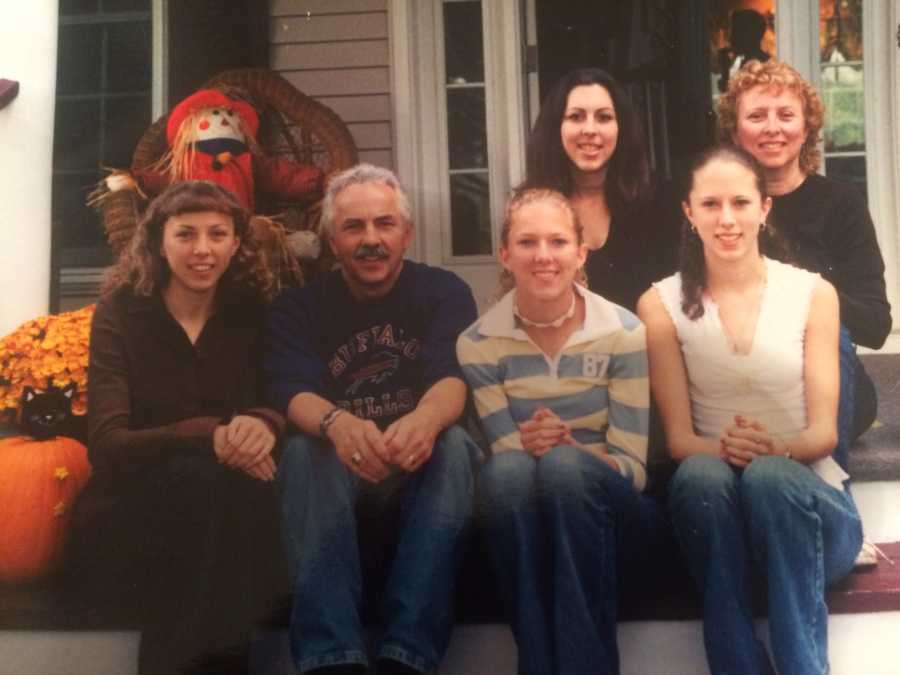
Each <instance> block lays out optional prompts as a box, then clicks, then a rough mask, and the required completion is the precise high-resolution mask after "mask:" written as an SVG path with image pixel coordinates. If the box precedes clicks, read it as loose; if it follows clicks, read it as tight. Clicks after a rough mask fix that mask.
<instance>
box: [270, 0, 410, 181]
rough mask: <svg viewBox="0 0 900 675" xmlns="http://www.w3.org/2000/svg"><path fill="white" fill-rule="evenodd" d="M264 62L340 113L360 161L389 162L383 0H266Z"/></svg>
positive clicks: (387, 63) (387, 49) (388, 88)
mask: <svg viewBox="0 0 900 675" xmlns="http://www.w3.org/2000/svg"><path fill="white" fill-rule="evenodd" d="M269 65H270V67H271V68H272V69H273V70H275V71H277V72H279V73H281V75H282V76H283V77H285V78H286V79H287V80H288V81H289V82H290V83H291V84H293V85H294V86H295V87H297V89H299V90H300V91H302V92H303V93H304V94H306V95H307V96H311V97H313V98H314V99H316V100H318V101H320V102H321V103H323V104H325V105H327V106H328V107H329V108H331V109H332V110H334V111H335V112H336V113H337V114H338V115H339V116H340V117H341V119H342V120H344V123H345V124H346V125H347V127H348V128H349V129H350V133H351V134H352V135H353V139H354V141H355V142H356V145H357V147H358V148H359V156H360V160H362V161H366V162H372V163H373V164H378V165H380V166H387V167H390V168H393V166H394V159H393V143H392V135H391V98H390V97H391V76H390V45H389V42H388V15H387V0H270V3H269Z"/></svg>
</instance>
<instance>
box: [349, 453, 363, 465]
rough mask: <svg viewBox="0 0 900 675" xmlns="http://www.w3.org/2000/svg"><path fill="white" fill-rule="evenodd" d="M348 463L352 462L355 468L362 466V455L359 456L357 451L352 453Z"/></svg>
mask: <svg viewBox="0 0 900 675" xmlns="http://www.w3.org/2000/svg"><path fill="white" fill-rule="evenodd" d="M350 461H351V462H353V463H354V464H355V465H356V466H359V465H360V464H362V455H361V454H359V451H357V452H354V453H353V454H352V455H350Z"/></svg>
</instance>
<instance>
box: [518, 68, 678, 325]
mask: <svg viewBox="0 0 900 675" xmlns="http://www.w3.org/2000/svg"><path fill="white" fill-rule="evenodd" d="M525 186H526V187H549V188H553V189H555V190H558V191H560V192H562V193H563V194H564V195H566V196H567V197H568V198H569V201H570V202H571V204H572V206H573V208H574V209H575V213H576V214H577V216H578V219H579V220H580V221H581V224H582V225H583V227H584V240H585V243H586V244H587V246H588V250H589V254H588V259H587V263H586V264H585V270H586V272H587V278H588V285H589V287H590V289H591V290H592V291H594V292H595V293H599V294H600V295H602V296H604V297H605V298H607V299H609V300H612V301H613V302H615V303H616V304H619V305H622V306H623V307H626V308H627V309H629V310H631V311H634V310H635V305H636V304H637V299H638V297H639V296H640V295H641V293H643V292H644V291H645V290H646V289H647V288H649V287H650V283H651V282H653V281H656V280H657V279H661V278H663V277H664V276H667V275H668V274H671V273H672V272H673V271H674V270H675V264H676V260H675V256H676V251H677V249H678V246H677V241H678V239H677V238H678V232H677V228H666V227H664V226H663V224H662V223H663V220H662V219H661V218H660V217H659V215H658V214H659V211H658V209H657V208H656V204H655V200H654V199H653V196H652V195H653V190H652V185H651V177H650V165H649V162H648V160H647V148H646V143H645V140H644V134H643V131H642V129H641V125H640V120H639V119H638V116H637V114H636V113H635V111H634V108H632V106H631V102H630V101H629V99H628V97H627V96H626V95H625V93H624V92H623V91H622V89H621V87H620V86H619V85H618V83H617V82H616V81H615V80H614V79H613V78H612V77H611V76H610V75H609V74H608V73H606V72H605V71H603V70H600V69H599V68H582V69H578V70H573V71H571V72H569V73H568V74H566V75H565V76H563V77H562V79H560V80H559V81H558V82H557V83H556V84H555V85H554V86H553V88H552V89H551V90H550V93H549V94H548V95H547V97H546V98H545V99H544V102H543V105H542V106H541V111H540V114H539V115H538V119H537V121H536V122H535V125H534V129H533V130H532V133H531V138H530V139H529V142H528V157H527V177H526V180H525ZM669 230H671V232H670V231H669Z"/></svg>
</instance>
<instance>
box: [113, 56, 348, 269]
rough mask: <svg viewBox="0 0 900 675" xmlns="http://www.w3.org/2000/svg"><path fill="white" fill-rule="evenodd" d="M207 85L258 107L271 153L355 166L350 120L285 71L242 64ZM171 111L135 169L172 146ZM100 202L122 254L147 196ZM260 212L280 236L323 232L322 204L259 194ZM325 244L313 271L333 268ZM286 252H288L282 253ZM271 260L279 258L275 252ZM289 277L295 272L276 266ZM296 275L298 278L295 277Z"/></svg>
mask: <svg viewBox="0 0 900 675" xmlns="http://www.w3.org/2000/svg"><path fill="white" fill-rule="evenodd" d="M202 88H203V89H219V90H222V91H224V92H226V93H227V94H229V95H230V96H233V97H235V98H243V99H245V100H247V101H248V102H250V103H251V104H252V105H253V106H254V107H255V108H256V109H257V111H258V112H259V116H260V128H259V132H258V134H257V142H258V143H259V145H260V147H261V148H262V149H263V151H264V152H265V153H266V154H267V155H269V156H275V155H282V156H285V157H287V158H289V159H292V160H293V161H295V162H298V163H302V164H315V165H316V166H318V167H319V168H320V169H322V171H323V172H324V173H325V174H326V175H327V174H329V173H333V172H335V171H340V170H341V169H346V168H347V167H350V166H353V165H354V164H356V163H357V161H358V154H357V150H356V145H355V143H354V142H353V137H352V136H351V135H350V132H349V130H348V129H347V127H346V125H345V124H344V123H343V121H341V118H340V117H338V116H337V114H336V113H335V112H334V111H333V110H331V109H330V108H328V107H327V106H325V105H323V104H321V103H319V102H318V101H315V100H313V99H311V98H310V97H308V96H306V95H305V94H303V93H301V92H300V91H298V90H297V89H296V88H295V87H294V86H293V85H291V84H290V83H289V82H288V81H287V80H285V79H284V78H283V77H282V76H281V75H279V74H277V73H274V72H272V71H270V70H266V69H256V68H248V69H240V70H229V71H225V72H223V73H220V74H218V75H216V76H215V77H213V78H212V79H210V80H209V81H207V82H206V83H205V84H204V85H203V86H202ZM167 121H168V115H164V116H163V117H161V118H159V119H158V120H156V121H155V122H154V123H153V124H152V125H151V126H150V127H148V128H147V131H145V132H144V135H143V136H142V137H141V139H140V140H139V141H138V144H137V146H136V148H135V150H134V155H133V156H132V162H131V171H132V173H135V172H137V171H139V170H141V169H145V168H147V167H149V166H150V165H152V164H153V163H155V162H156V161H158V160H159V158H160V157H162V155H163V154H164V153H165V151H166V149H167V141H166V123H167ZM98 202H99V203H100V204H101V210H102V215H103V224H104V228H105V230H106V234H107V240H108V241H109V245H110V246H111V247H112V249H113V251H114V252H115V253H116V255H118V254H119V253H120V252H121V250H122V249H123V248H124V247H125V246H126V245H127V243H128V241H129V240H130V238H131V235H132V233H133V232H134V229H135V226H136V224H137V219H138V217H139V215H140V212H141V211H142V210H143V207H144V206H145V200H144V199H143V198H142V197H141V196H140V195H138V194H136V193H135V191H133V190H120V191H118V192H111V193H108V194H106V195H104V197H103V199H101V200H98ZM256 209H257V213H258V214H260V215H266V216H269V217H273V218H274V219H275V221H277V222H278V223H279V224H280V226H281V227H282V228H283V230H284V231H283V232H282V233H281V234H280V235H278V236H276V237H275V238H276V239H278V238H279V237H280V240H281V241H282V242H283V237H284V232H287V233H290V232H293V231H297V230H304V229H312V230H315V231H318V213H319V203H318V202H316V203H314V204H311V205H310V204H307V205H296V204H289V203H279V202H276V201H273V200H271V199H267V198H266V195H260V196H259V199H258V201H257V207H256ZM323 248H324V253H323V258H324V259H320V260H319V261H318V262H317V263H315V265H313V268H314V269H310V270H308V271H307V272H306V276H310V275H311V274H314V273H315V272H317V271H320V270H322V269H327V268H330V267H331V260H329V259H328V256H329V255H330V253H329V252H328V250H327V247H323ZM282 257H283V256H282ZM270 258H271V259H272V260H276V259H278V258H279V255H276V254H275V252H272V255H271V256H270ZM273 271H274V272H275V273H276V275H279V274H280V275H281V276H282V277H284V281H285V282H290V281H291V280H292V278H293V277H294V276H295V271H293V272H292V271H290V270H284V271H283V273H282V272H281V271H280V270H273ZM294 280H295V279H294Z"/></svg>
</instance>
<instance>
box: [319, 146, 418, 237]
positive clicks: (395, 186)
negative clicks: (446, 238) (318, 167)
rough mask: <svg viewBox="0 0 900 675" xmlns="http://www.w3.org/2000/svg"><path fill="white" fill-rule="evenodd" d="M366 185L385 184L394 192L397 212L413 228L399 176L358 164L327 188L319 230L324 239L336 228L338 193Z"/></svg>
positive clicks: (332, 181) (336, 178) (329, 183)
mask: <svg viewBox="0 0 900 675" xmlns="http://www.w3.org/2000/svg"><path fill="white" fill-rule="evenodd" d="M366 183H383V184H384V185H387V186H388V187H389V188H391V189H392V190H393V191H394V194H395V195H396V197H397V211H399V212H400V215H401V216H402V217H403V219H404V220H405V221H406V224H407V225H409V226H410V227H411V226H412V214H411V213H410V208H409V198H408V197H407V196H406V192H404V190H403V186H402V185H400V181H399V180H397V176H396V175H395V174H394V172H393V171H391V170H390V169H385V168H384V167H381V166H375V165H374V164H366V163H363V164H357V165H356V166H351V167H350V168H349V169H346V170H344V171H341V173H339V174H337V175H336V176H334V177H333V178H332V179H331V180H330V181H328V185H327V186H326V187H325V197H324V198H323V199H322V218H321V220H320V221H319V228H320V230H321V234H322V236H323V237H327V236H330V235H331V228H332V227H333V226H334V223H333V222H332V221H333V219H334V199H335V197H337V195H338V193H339V192H340V191H341V190H343V189H344V188H346V187H350V186H351V185H364V184H366Z"/></svg>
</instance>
